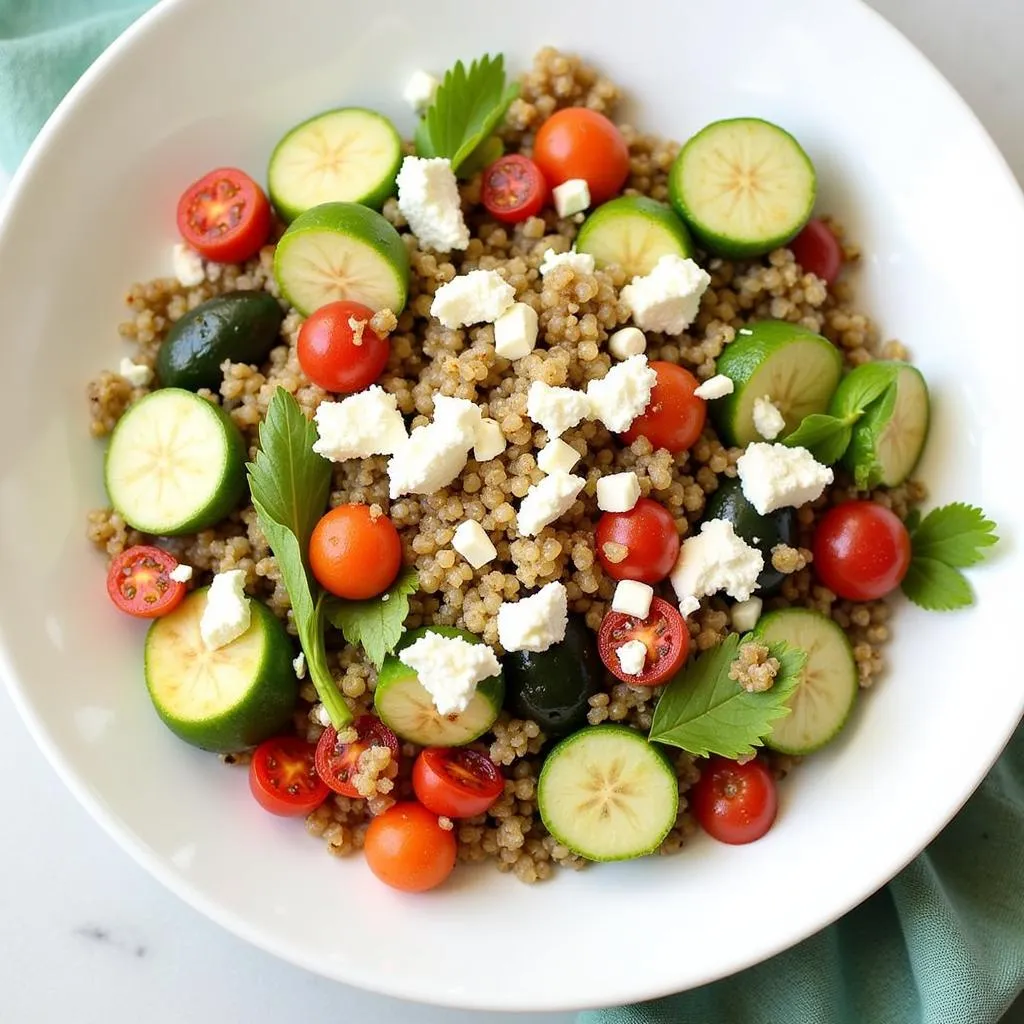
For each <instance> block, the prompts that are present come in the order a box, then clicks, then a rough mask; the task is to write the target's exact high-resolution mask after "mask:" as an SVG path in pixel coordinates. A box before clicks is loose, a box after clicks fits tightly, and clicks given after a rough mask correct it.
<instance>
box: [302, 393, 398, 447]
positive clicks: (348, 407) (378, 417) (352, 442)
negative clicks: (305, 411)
mask: <svg viewBox="0 0 1024 1024" xmlns="http://www.w3.org/2000/svg"><path fill="white" fill-rule="evenodd" d="M313 418H314V420H315V421H316V430H317V435H318V437H317V440H316V441H315V442H314V443H313V451H315V452H316V453H317V455H322V456H323V457H324V458H325V459H330V460H331V462H344V461H345V460H346V459H365V458H368V457H369V456H371V455H390V454H392V453H393V452H395V451H397V450H398V448H399V447H401V446H402V445H403V444H405V443H406V442H407V441H408V436H407V434H406V432H405V421H404V420H403V419H402V414H401V413H400V412H399V411H398V399H397V398H395V396H394V395H392V394H389V393H388V392H387V391H385V390H384V389H383V388H382V387H378V386H377V385H376V384H371V385H370V387H368V388H367V389H366V390H365V391H360V392H359V393H358V394H355V395H349V396H348V397H347V398H344V399H342V400H341V401H340V402H321V403H320V404H319V405H318V406H317V407H316V413H315V414H314V416H313Z"/></svg>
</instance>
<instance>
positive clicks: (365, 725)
mask: <svg viewBox="0 0 1024 1024" xmlns="http://www.w3.org/2000/svg"><path fill="white" fill-rule="evenodd" d="M352 728H353V729H355V731H356V734H357V736H358V739H355V740H353V741H352V742H351V743H339V742H338V734H337V732H336V731H335V730H334V727H333V726H330V725H329V726H328V727H327V728H326V729H324V731H323V732H322V733H321V734H320V741H319V742H318V743H317V745H316V773H317V775H319V776H320V778H321V779H323V781H324V782H325V783H326V784H327V785H328V786H330V788H331V789H333V790H334V792H335V793H340V794H341V795H342V796H350V797H358V796H359V795H360V794H359V790H358V789H356V787H355V786H354V785H352V783H351V782H350V781H349V780H350V779H351V778H352V776H353V775H355V773H356V772H357V771H358V769H359V756H360V754H362V753H363V752H364V751H366V750H369V749H370V747H387V748H388V750H390V751H391V760H392V761H395V762H396V763H397V761H398V737H397V736H396V735H395V734H394V733H393V732H392V731H391V730H390V729H389V728H388V727H387V726H386V725H385V724H384V723H383V722H382V721H381V720H380V719H379V718H378V717H377V716H376V715H360V716H359V717H358V718H357V719H356V720H355V722H353V723H352Z"/></svg>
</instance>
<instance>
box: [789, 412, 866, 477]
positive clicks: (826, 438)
mask: <svg viewBox="0 0 1024 1024" xmlns="http://www.w3.org/2000/svg"><path fill="white" fill-rule="evenodd" d="M852 436H853V431H852V430H851V429H850V423H849V422H848V421H847V420H845V419H840V418H839V417H838V416H829V415H827V414H826V413H823V412H815V413H811V415H810V416H805V417H804V418H803V420H801V422H800V426H799V427H797V428H796V430H794V431H793V433H792V434H790V435H789V436H787V437H785V438H784V439H783V442H782V443H783V444H787V445H789V446H790V447H791V448H806V449H807V450H808V451H809V452H810V453H811V455H813V456H814V458H815V459H816V460H817V461H818V462H820V463H821V464H822V465H823V466H831V465H832V464H833V463H836V462H838V461H839V460H840V459H841V458H842V457H843V454H844V453H845V451H846V449H847V448H848V447H849V446H850V438H851V437H852Z"/></svg>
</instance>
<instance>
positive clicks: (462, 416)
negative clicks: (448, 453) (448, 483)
mask: <svg viewBox="0 0 1024 1024" xmlns="http://www.w3.org/2000/svg"><path fill="white" fill-rule="evenodd" d="M433 422H434V423H435V424H436V425H438V426H443V427H445V428H446V429H447V430H448V431H449V432H450V434H451V436H452V439H453V440H454V438H455V436H456V434H457V435H458V438H459V444H461V445H465V447H466V450H467V451H468V450H469V449H470V448H471V447H472V446H473V445H474V444H476V437H477V434H478V433H479V431H480V426H481V424H482V423H483V416H482V415H481V414H480V406H479V405H477V404H476V402H471V401H470V400H469V399H468V398H452V397H451V396H450V395H434V420H433Z"/></svg>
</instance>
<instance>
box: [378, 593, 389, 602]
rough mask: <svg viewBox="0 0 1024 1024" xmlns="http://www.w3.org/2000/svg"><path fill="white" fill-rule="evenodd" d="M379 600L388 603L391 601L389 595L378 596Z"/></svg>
mask: <svg viewBox="0 0 1024 1024" xmlns="http://www.w3.org/2000/svg"><path fill="white" fill-rule="evenodd" d="M380 599H381V601H390V600H391V595H390V594H381V595H380Z"/></svg>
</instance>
